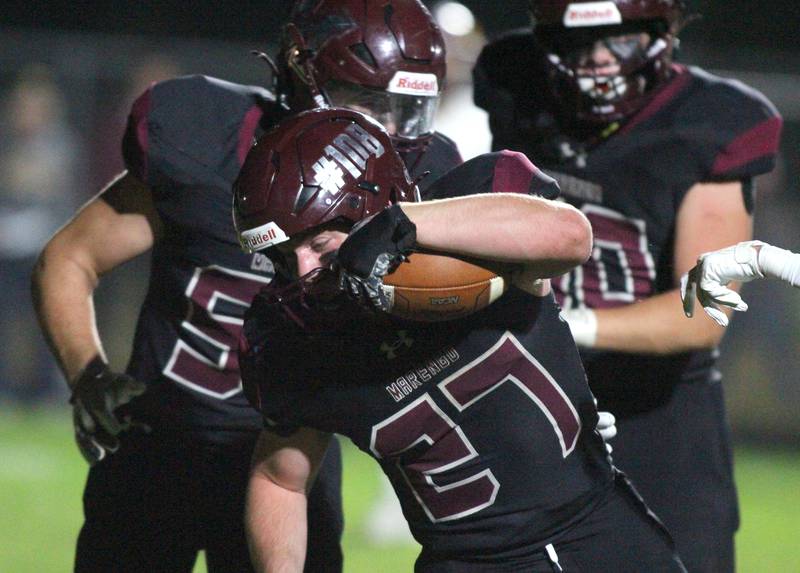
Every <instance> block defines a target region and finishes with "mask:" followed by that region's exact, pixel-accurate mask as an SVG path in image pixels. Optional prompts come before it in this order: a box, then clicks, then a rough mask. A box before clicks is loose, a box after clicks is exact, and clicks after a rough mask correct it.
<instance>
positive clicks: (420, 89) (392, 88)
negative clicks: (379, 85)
mask: <svg viewBox="0 0 800 573" xmlns="http://www.w3.org/2000/svg"><path fill="white" fill-rule="evenodd" d="M386 91H388V92H391V93H395V94H408V95H421V96H436V95H439V81H438V80H437V79H436V75H435V74H418V73H415V72H403V71H398V72H396V73H395V74H394V77H393V78H392V81H390V82H389V87H388V88H387V90H386Z"/></svg>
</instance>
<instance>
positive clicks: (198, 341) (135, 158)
mask: <svg viewBox="0 0 800 573" xmlns="http://www.w3.org/2000/svg"><path fill="white" fill-rule="evenodd" d="M285 114H286V111H285V110H283V109H282V108H281V107H280V106H279V105H278V104H277V103H276V101H275V98H274V97H273V95H272V94H271V93H270V92H268V91H267V90H265V89H262V88H260V87H255V86H244V85H237V84H233V83H230V82H226V81H223V80H219V79H215V78H210V77H206V76H187V77H181V78H177V79H174V80H169V81H165V82H161V83H157V84H154V85H153V86H151V87H150V88H149V89H148V90H147V91H145V92H144V93H143V94H142V95H141V96H140V97H139V98H138V99H137V100H136V102H135V103H134V104H133V107H132V110H131V114H130V117H129V122H128V128H127V131H126V133H125V137H124V141H123V155H124V158H125V164H126V167H127V169H128V170H129V172H130V173H132V174H133V175H134V176H136V177H137V178H139V179H140V180H141V181H143V182H144V183H146V184H147V185H148V186H149V187H150V189H151V190H152V194H153V199H154V202H155V206H156V209H157V211H158V213H159V215H160V217H161V219H162V221H163V223H164V229H165V232H164V236H163V238H162V239H160V240H159V241H158V242H157V243H156V244H155V246H154V248H153V251H152V261H151V276H150V285H149V290H148V293H147V297H146V299H145V302H144V304H143V306H142V308H141V311H140V315H139V320H138V324H137V329H136V335H135V340H134V347H133V352H132V355H131V360H130V363H129V365H128V372H129V373H130V374H131V375H133V376H135V377H136V378H138V379H140V380H143V381H146V382H148V383H149V385H150V387H149V388H148V391H147V393H146V394H145V395H144V396H142V397H140V398H138V399H137V400H136V401H135V405H134V410H135V411H137V413H138V414H139V415H140V417H142V418H143V419H146V420H148V421H149V422H150V423H152V424H156V425H166V426H167V427H169V428H181V429H192V430H205V429H209V430H216V429H231V430H236V429H257V428H260V427H261V420H260V418H259V416H258V413H257V412H255V411H253V410H252V408H250V407H249V405H248V404H247V401H246V399H245V398H244V396H243V395H242V392H241V381H240V377H239V367H238V355H237V343H238V338H239V332H240V330H241V328H242V321H243V317H244V311H245V310H246V309H247V307H248V306H249V304H250V301H251V300H252V298H253V296H254V295H255V294H256V292H258V290H259V289H260V288H261V287H263V286H264V285H265V284H267V283H269V282H270V281H271V280H272V277H273V274H274V273H273V265H272V263H271V261H270V260H269V259H268V258H267V257H266V256H264V255H263V254H260V253H256V254H244V253H243V252H242V250H241V247H240V246H239V243H238V241H237V239H236V233H235V230H234V227H233V223H232V218H231V201H232V191H231V187H232V184H233V182H234V180H235V179H236V176H237V175H238V173H239V170H240V168H241V165H242V163H243V161H244V158H245V156H246V154H247V152H248V150H249V149H250V147H251V145H252V142H253V140H254V138H255V137H257V136H258V135H260V134H261V133H262V132H263V131H264V130H267V129H270V128H271V127H272V126H273V125H275V124H276V123H277V122H278V121H280V120H281V119H282V118H283V117H284V116H285ZM428 152H429V153H430V154H431V155H432V156H436V157H438V158H439V161H434V163H433V167H434V168H435V170H434V172H433V173H432V174H431V176H430V177H428V178H426V179H427V180H426V181H423V183H425V184H426V185H427V184H430V183H432V182H433V181H434V180H435V178H436V177H437V176H438V175H441V174H442V173H444V172H445V171H446V170H447V169H449V168H450V167H451V166H452V165H454V164H457V163H460V162H461V158H460V156H459V155H458V151H457V150H456V149H455V148H454V144H453V143H452V142H451V141H450V140H448V139H446V138H444V137H435V138H434V139H433V141H432V143H431V145H430V146H429V148H428ZM428 168H429V169H430V168H431V167H428ZM417 174H418V173H417Z"/></svg>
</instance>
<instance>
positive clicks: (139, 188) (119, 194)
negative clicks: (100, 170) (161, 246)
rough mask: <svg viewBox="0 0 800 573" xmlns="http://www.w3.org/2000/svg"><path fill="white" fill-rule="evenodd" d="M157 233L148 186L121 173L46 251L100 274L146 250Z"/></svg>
mask: <svg viewBox="0 0 800 573" xmlns="http://www.w3.org/2000/svg"><path fill="white" fill-rule="evenodd" d="M160 232H161V221H160V219H159V217H158V214H157V212H156V209H155V207H154V205H153V198H152V193H151V191H150V189H149V187H147V186H146V185H145V184H144V183H142V182H141V181H139V180H138V179H136V178H135V177H134V176H132V175H130V174H127V173H123V174H121V175H120V176H119V177H117V179H115V180H114V181H112V182H111V183H110V184H109V185H108V186H107V187H106V188H105V189H104V190H103V191H101V192H100V193H99V194H98V195H97V196H96V197H95V198H93V199H92V200H91V201H89V202H88V203H87V204H86V205H85V206H84V207H83V208H82V209H81V210H80V211H79V212H78V213H77V214H76V215H75V216H74V217H73V218H72V220H70V221H69V222H68V223H67V224H66V225H65V226H64V227H62V228H61V229H60V230H59V231H58V232H57V233H56V235H55V236H54V237H53V238H52V239H51V240H50V243H48V246H47V250H48V251H49V253H50V254H58V255H59V256H63V257H67V258H69V259H71V260H73V261H74V262H75V263H76V264H78V265H80V266H82V267H84V268H86V269H87V270H89V271H91V272H93V273H94V274H97V275H100V274H103V273H104V272H106V271H109V270H111V269H113V268H114V267H116V266H118V265H121V264H122V263H125V262H127V261H129V260H131V259H133V258H134V257H136V256H137V255H140V254H142V253H144V252H145V251H147V250H149V249H150V248H151V247H152V246H153V243H154V241H155V240H156V237H157V236H158V235H159V234H160Z"/></svg>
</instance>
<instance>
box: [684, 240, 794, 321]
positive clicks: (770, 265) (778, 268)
mask: <svg viewBox="0 0 800 573" xmlns="http://www.w3.org/2000/svg"><path fill="white" fill-rule="evenodd" d="M764 278H769V279H780V280H782V281H784V282H787V283H789V284H790V285H792V286H793V287H800V254H797V253H793V252H791V251H787V250H786V249H781V248H780V247H775V246H773V245H769V244H767V243H764V242H763V241H743V242H741V243H739V244H738V245H734V246H732V247H726V248H724V249H720V250H718V251H714V252H712V253H703V254H702V255H700V257H699V258H698V259H697V264H696V265H695V266H694V267H692V270H690V271H689V272H688V273H686V274H685V275H683V276H682V277H681V299H683V311H684V312H685V313H686V316H688V317H689V318H691V317H692V316H693V315H694V301H695V298H697V300H699V301H700V304H702V305H703V310H704V311H705V312H706V314H707V315H708V316H710V317H711V318H712V319H714V321H716V322H717V324H719V325H720V326H727V325H728V316H727V315H726V314H725V313H724V312H722V310H721V309H720V306H722V307H725V308H732V309H733V310H738V311H742V312H743V311H746V310H747V303H746V302H744V301H743V300H742V297H741V296H739V293H737V292H736V291H735V290H733V289H732V288H730V286H729V285H730V283H731V282H734V281H735V282H738V283H745V282H750V281H752V280H755V279H764Z"/></svg>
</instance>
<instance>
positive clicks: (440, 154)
mask: <svg viewBox="0 0 800 573" xmlns="http://www.w3.org/2000/svg"><path fill="white" fill-rule="evenodd" d="M430 152H433V153H434V154H435V155H436V157H437V160H438V159H439V158H442V159H445V160H447V162H448V164H450V165H452V166H454V167H455V166H456V165H460V164H461V163H464V160H463V159H462V157H461V152H460V151H459V150H458V144H456V142H455V141H453V140H452V139H451V138H450V137H447V136H446V135H445V134H443V133H441V132H438V131H437V132H436V133H434V134H433V137H431V143H430V146H429V147H428V149H427V151H426V153H430Z"/></svg>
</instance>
